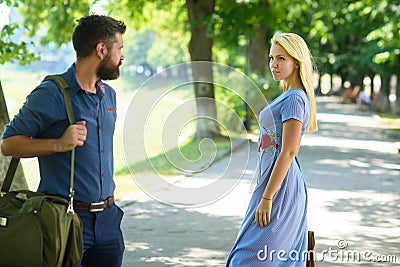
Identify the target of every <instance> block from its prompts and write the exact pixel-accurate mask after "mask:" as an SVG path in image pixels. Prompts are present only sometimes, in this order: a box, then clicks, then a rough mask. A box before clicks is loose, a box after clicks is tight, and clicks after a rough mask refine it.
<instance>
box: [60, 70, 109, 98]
mask: <svg viewBox="0 0 400 267" xmlns="http://www.w3.org/2000/svg"><path fill="white" fill-rule="evenodd" d="M65 78H66V79H67V81H68V83H69V86H70V90H71V95H72V94H76V93H78V91H79V90H82V88H81V86H80V85H79V83H78V80H77V79H76V73H75V63H73V64H72V65H71V66H70V67H69V68H68V69H67V71H66V72H65ZM96 88H97V89H100V90H97V93H100V94H101V95H104V93H105V91H106V87H105V85H104V83H103V82H102V81H101V80H98V81H97V82H96Z"/></svg>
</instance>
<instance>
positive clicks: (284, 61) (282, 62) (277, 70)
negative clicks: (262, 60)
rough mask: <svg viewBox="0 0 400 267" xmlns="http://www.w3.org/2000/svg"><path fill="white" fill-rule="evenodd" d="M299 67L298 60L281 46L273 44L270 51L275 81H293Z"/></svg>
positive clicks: (271, 67) (270, 63)
mask: <svg viewBox="0 0 400 267" xmlns="http://www.w3.org/2000/svg"><path fill="white" fill-rule="evenodd" d="M298 67H299V65H298V63H297V62H296V60H295V59H294V58H293V57H291V56H290V55H289V54H288V53H287V52H286V50H285V49H284V48H283V47H282V46H281V45H278V44H272V46H271V49H270V51H269V68H270V70H271V73H272V76H273V78H274V80H275V81H281V80H290V79H292V78H293V74H294V73H295V70H296V69H298ZM296 77H297V76H296Z"/></svg>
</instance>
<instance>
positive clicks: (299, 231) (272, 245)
mask: <svg viewBox="0 0 400 267" xmlns="http://www.w3.org/2000/svg"><path fill="white" fill-rule="evenodd" d="M309 117H310V104H309V101H308V98H307V95H306V93H305V92H304V91H303V90H301V89H291V90H288V91H286V92H284V93H283V94H281V95H280V96H279V97H277V98H276V99H275V100H274V101H273V102H272V103H271V104H270V105H268V106H267V107H266V108H264V109H263V110H262V111H261V113H260V122H259V123H260V138H259V152H258V154H259V155H258V172H259V173H258V175H257V185H256V186H255V188H254V192H253V195H252V197H251V200H250V203H249V206H248V209H247V212H246V215H245V217H244V220H243V223H242V225H241V227H240V230H239V233H238V236H237V239H236V242H235V244H234V246H233V248H232V250H231V252H230V254H229V256H228V259H227V263H226V266H229V267H246V266H248V267H258V266H260V267H261V266H263V267H264V266H273V267H278V266H279V267H281V266H291V267H293V266H295V267H300V266H301V267H304V266H305V262H306V261H305V259H306V258H307V254H306V253H307V218H306V217H307V216H306V215H307V188H306V184H305V181H304V176H303V173H302V170H301V167H300V163H299V160H298V158H297V157H295V158H294V160H293V162H292V163H291V165H290V167H289V170H288V172H287V174H286V177H285V179H284V180H283V182H282V184H281V186H280V187H279V189H278V191H277V192H276V194H275V196H274V198H273V200H272V212H271V221H270V223H269V224H268V225H267V226H265V227H259V226H258V225H257V224H256V222H255V212H256V209H257V207H258V204H259V202H260V199H261V196H262V195H263V193H264V190H265V187H266V186H267V183H268V180H269V178H270V175H271V172H272V168H273V166H274V164H275V162H276V159H277V157H278V155H279V153H280V148H281V143H282V128H283V122H284V121H286V120H289V119H296V120H298V121H301V122H302V132H301V134H302V135H303V134H304V132H305V129H306V126H307V123H308V120H309Z"/></svg>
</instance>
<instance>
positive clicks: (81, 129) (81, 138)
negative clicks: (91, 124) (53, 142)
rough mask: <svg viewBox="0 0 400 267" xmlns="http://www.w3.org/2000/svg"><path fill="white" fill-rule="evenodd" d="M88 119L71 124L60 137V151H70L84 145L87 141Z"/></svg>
mask: <svg viewBox="0 0 400 267" xmlns="http://www.w3.org/2000/svg"><path fill="white" fill-rule="evenodd" d="M86 135H87V132H86V121H78V122H76V123H75V124H73V125H70V126H69V127H68V128H67V130H65V132H64V134H63V135H62V136H61V137H60V138H59V139H58V141H57V143H58V147H59V150H60V152H65V151H70V150H72V149H74V148H75V147H77V146H83V145H84V143H85V141H86Z"/></svg>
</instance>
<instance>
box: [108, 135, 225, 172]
mask: <svg viewBox="0 0 400 267" xmlns="http://www.w3.org/2000/svg"><path fill="white" fill-rule="evenodd" d="M230 145H231V139H229V138H227V137H217V138H214V139H213V140H212V141H211V140H208V141H206V140H197V139H190V140H188V141H186V142H184V143H183V144H181V145H180V146H179V147H175V148H173V149H170V150H168V151H167V152H166V153H160V154H158V155H156V156H154V157H151V158H149V159H148V160H147V159H146V160H142V161H139V162H137V163H134V164H132V165H131V166H129V168H128V167H124V168H122V169H119V170H118V171H116V175H117V176H124V175H128V174H129V173H130V171H129V170H131V171H132V172H134V173H142V174H151V173H154V172H157V173H158V174H160V175H163V176H173V175H177V174H179V173H181V172H183V171H185V170H195V169H196V168H198V167H200V168H201V167H203V166H202V165H203V164H205V165H207V163H209V162H212V161H213V159H214V157H215V156H216V154H217V153H221V152H222V151H224V150H225V149H228V148H230ZM149 167H150V168H149Z"/></svg>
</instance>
